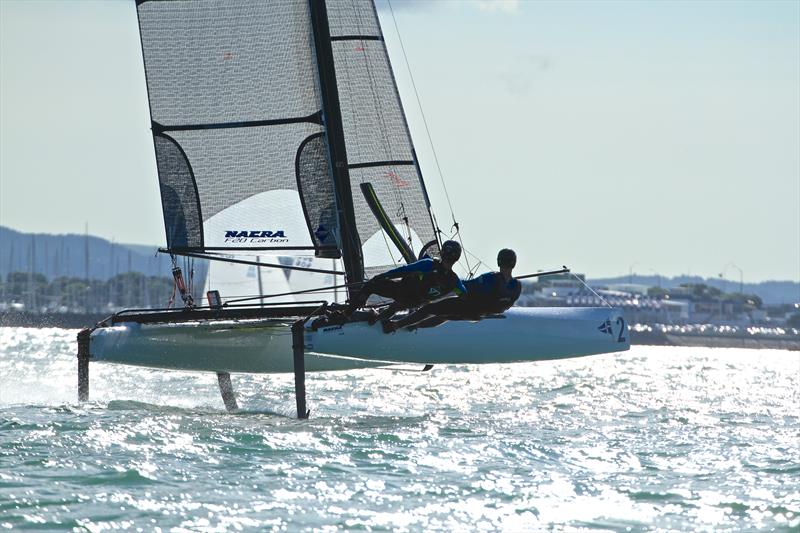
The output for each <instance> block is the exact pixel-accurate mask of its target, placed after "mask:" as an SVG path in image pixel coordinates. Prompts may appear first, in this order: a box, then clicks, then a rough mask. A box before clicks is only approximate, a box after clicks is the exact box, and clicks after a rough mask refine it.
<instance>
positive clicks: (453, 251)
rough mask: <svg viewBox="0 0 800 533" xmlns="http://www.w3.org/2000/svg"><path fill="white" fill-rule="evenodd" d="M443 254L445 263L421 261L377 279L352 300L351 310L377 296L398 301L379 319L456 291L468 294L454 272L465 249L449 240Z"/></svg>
mask: <svg viewBox="0 0 800 533" xmlns="http://www.w3.org/2000/svg"><path fill="white" fill-rule="evenodd" d="M440 255H441V260H435V259H430V258H425V259H420V260H419V261H415V262H413V263H410V264H408V265H404V266H401V267H398V268H395V269H393V270H389V271H388V272H384V273H383V274H379V275H377V276H375V277H374V278H372V279H371V280H369V281H368V282H367V283H366V284H365V285H364V288H363V289H362V290H361V292H360V293H359V294H358V295H357V296H355V297H354V298H353V299H352V300H351V302H350V305H349V310H350V311H351V312H352V311H353V310H355V309H357V308H358V307H361V306H363V305H364V304H365V303H366V301H367V298H369V297H370V295H372V294H377V295H379V296H383V297H386V298H391V299H392V300H394V302H393V303H392V304H391V305H390V306H389V308H388V309H386V310H384V311H383V312H382V313H381V315H380V316H379V318H388V317H390V316H391V315H393V314H394V313H396V312H397V311H399V310H400V309H408V308H410V307H416V306H418V305H422V304H424V303H426V302H430V301H431V300H436V299H439V298H441V297H443V296H446V295H447V294H449V293H451V292H454V291H455V293H456V294H464V293H465V292H466V289H465V288H464V285H463V284H462V283H461V280H460V279H459V278H458V276H457V275H456V273H455V272H453V265H454V264H455V262H456V261H458V259H459V258H460V257H461V246H460V245H459V244H458V243H457V242H455V241H445V242H444V243H442V249H441V254H440Z"/></svg>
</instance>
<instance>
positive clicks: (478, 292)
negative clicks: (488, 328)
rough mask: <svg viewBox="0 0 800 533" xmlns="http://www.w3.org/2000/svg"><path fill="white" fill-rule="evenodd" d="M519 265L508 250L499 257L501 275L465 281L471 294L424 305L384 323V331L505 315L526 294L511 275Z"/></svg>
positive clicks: (497, 273) (515, 256)
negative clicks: (496, 314) (521, 294)
mask: <svg viewBox="0 0 800 533" xmlns="http://www.w3.org/2000/svg"><path fill="white" fill-rule="evenodd" d="M516 264H517V254H515V253H514V251H513V250H509V249H508V248H504V249H502V250H500V253H498V254H497V266H498V267H500V272H487V273H486V274H483V275H481V276H478V277H477V278H475V279H471V280H467V281H465V282H464V285H465V286H466V289H467V292H466V294H464V295H462V296H458V297H453V298H445V299H443V300H439V301H438V302H433V303H431V304H428V305H424V306H422V307H420V308H419V309H417V310H416V311H414V312H413V313H411V314H410V315H408V316H407V317H405V318H402V319H400V320H396V321H388V320H387V321H384V322H383V330H384V331H385V332H387V333H389V332H392V331H394V330H396V329H398V328H402V327H408V328H410V329H413V328H415V327H418V326H424V327H433V326H438V325H439V324H441V323H442V322H445V321H447V320H448V319H450V318H461V319H476V320H477V319H479V318H480V317H481V316H483V315H487V314H495V313H502V312H503V311H505V310H506V309H508V308H509V307H511V306H512V305H514V302H516V301H517V298H519V295H520V292H521V291H522V284H521V283H520V282H519V281H518V280H516V279H514V276H513V275H512V274H511V271H512V270H513V269H514V266H516Z"/></svg>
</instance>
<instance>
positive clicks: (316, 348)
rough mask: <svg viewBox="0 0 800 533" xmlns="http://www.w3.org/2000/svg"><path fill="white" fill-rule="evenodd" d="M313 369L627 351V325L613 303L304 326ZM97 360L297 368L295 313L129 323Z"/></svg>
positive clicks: (104, 333) (93, 343) (98, 334)
mask: <svg viewBox="0 0 800 533" xmlns="http://www.w3.org/2000/svg"><path fill="white" fill-rule="evenodd" d="M305 344H306V357H305V360H306V362H305V366H306V371H307V372H318V371H327V370H347V369H355V368H367V367H375V366H385V365H386V364H395V363H398V364H399V363H419V364H487V363H511V362H521V361H540V360H546V359H561V358H567V357H579V356H585V355H593V354H600V353H610V352H621V351H624V350H628V349H629V348H630V343H629V336H628V331H627V324H626V323H625V321H624V319H623V318H622V316H621V314H620V312H619V311H618V310H616V309H609V308H597V307H594V308H533V307H531V308H524V307H516V308H512V309H510V310H508V311H507V312H506V313H505V315H504V317H503V318H487V319H483V320H481V321H479V322H469V321H450V322H446V323H444V324H442V325H441V326H438V327H435V328H423V329H418V330H416V331H413V332H408V331H398V332H396V333H391V334H384V333H383V332H382V330H381V326H380V324H375V325H373V326H369V325H368V324H367V323H365V322H358V323H352V324H345V325H343V326H329V327H325V328H321V329H320V330H318V331H314V332H312V331H307V332H306V333H305ZM89 353H90V358H91V360H92V361H106V362H111V363H120V364H127V365H136V366H146V367H153V368H165V369H177V370H197V371H210V372H231V373H240V372H244V373H282V372H292V371H293V353H292V334H291V321H290V320H276V319H272V320H260V321H207V322H184V323H178V324H145V325H142V324H136V323H124V324H120V325H117V326H112V327H104V328H99V329H97V330H95V331H94V332H92V334H91V340H90V347H89Z"/></svg>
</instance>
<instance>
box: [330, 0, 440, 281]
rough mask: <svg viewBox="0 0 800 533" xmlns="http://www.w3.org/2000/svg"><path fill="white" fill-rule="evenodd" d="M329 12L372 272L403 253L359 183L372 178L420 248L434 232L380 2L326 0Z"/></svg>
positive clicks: (359, 218) (357, 211) (356, 200)
mask: <svg viewBox="0 0 800 533" xmlns="http://www.w3.org/2000/svg"><path fill="white" fill-rule="evenodd" d="M327 12H328V21H329V26H330V34H331V41H332V48H333V57H334V65H335V70H336V78H337V83H338V90H339V103H340V109H341V117H342V128H343V130H344V137H345V146H346V148H347V160H348V170H349V175H350V186H351V189H352V197H353V208H354V216H355V220H356V225H357V230H358V235H359V237H360V240H361V245H362V254H363V260H364V267H365V274H366V275H367V276H370V275H373V274H375V273H378V272H380V271H383V270H385V269H386V268H388V267H391V266H393V265H394V264H395V263H397V262H402V261H403V253H402V251H401V250H398V248H397V247H396V246H394V245H393V244H391V239H390V238H389V236H388V235H386V234H385V232H384V231H383V230H382V229H381V224H380V222H379V221H378V220H377V219H376V217H375V216H374V215H373V212H372V210H371V208H370V205H369V203H368V200H367V198H366V197H365V194H364V192H363V190H364V188H362V187H361V185H362V184H365V183H371V184H372V189H373V190H374V194H375V195H376V197H377V199H378V200H379V201H380V203H381V204H382V207H383V210H384V211H385V213H386V214H387V215H388V216H389V217H390V219H391V222H392V223H393V224H394V226H395V227H396V228H397V230H398V232H399V233H400V234H401V235H402V236H403V238H404V239H405V240H406V241H407V243H408V245H409V246H410V248H411V249H412V250H414V252H415V253H419V252H420V250H421V249H422V248H423V246H424V245H425V244H427V243H429V242H431V241H434V240H435V239H436V235H435V231H434V226H433V223H432V221H431V216H430V203H429V201H428V197H427V193H426V191H425V185H424V182H423V181H422V176H421V174H420V172H419V167H418V165H417V161H416V155H415V153H414V147H413V145H412V142H411V135H410V134H409V131H408V125H407V123H406V118H405V114H404V112H403V107H402V104H401V102H400V96H399V94H398V91H397V85H396V83H395V79H394V74H393V72H392V67H391V64H390V63H389V56H388V54H387V51H386V45H385V43H384V39H383V33H382V31H381V27H380V22H379V21H378V14H377V12H376V10H375V6H374V4H373V3H372V0H328V1H327Z"/></svg>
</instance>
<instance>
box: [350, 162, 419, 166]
mask: <svg viewBox="0 0 800 533" xmlns="http://www.w3.org/2000/svg"><path fill="white" fill-rule="evenodd" d="M403 165H415V166H416V163H415V162H414V161H371V162H369V163H353V164H351V165H349V167H350V168H369V167H396V166H403Z"/></svg>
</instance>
